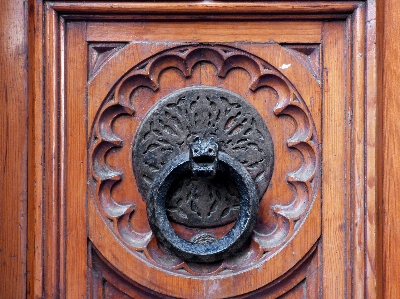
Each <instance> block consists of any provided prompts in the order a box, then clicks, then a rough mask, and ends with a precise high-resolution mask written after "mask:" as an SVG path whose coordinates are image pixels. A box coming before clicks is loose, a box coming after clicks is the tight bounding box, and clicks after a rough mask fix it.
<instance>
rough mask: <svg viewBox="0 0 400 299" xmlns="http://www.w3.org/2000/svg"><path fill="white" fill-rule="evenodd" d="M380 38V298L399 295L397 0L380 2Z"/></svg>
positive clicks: (399, 212) (399, 53) (378, 170)
mask: <svg viewBox="0 0 400 299" xmlns="http://www.w3.org/2000/svg"><path fill="white" fill-rule="evenodd" d="M377 4H378V6H377V26H378V31H377V41H378V55H377V64H378V101H377V104H378V114H377V119H378V125H379V127H378V130H377V132H378V135H377V144H378V151H377V159H376V163H377V164H376V165H377V166H376V167H377V172H378V179H377V191H378V192H377V195H378V207H379V210H378V212H379V220H378V229H377V236H378V240H377V244H378V247H377V248H378V252H377V254H378V259H377V273H378V278H379V281H378V289H379V294H380V295H381V298H398V297H399V296H400V283H399V277H400V267H399V264H400V247H399V246H398V244H400V233H399V229H398V225H399V215H400V204H399V201H398V199H397V196H398V193H399V187H398V183H397V182H398V181H399V179H400V160H399V158H398V157H399V154H400V150H399V146H400V144H399V140H400V138H399V132H400V131H399V130H400V122H399V120H398V111H399V110H400V101H399V97H398V92H399V87H398V86H399V85H398V78H399V76H400V75H399V73H400V72H399V67H398V65H399V55H400V45H399V43H398V42H397V41H396V40H398V38H399V32H398V30H397V28H399V26H400V18H399V13H400V9H399V6H398V2H397V1H395V0H389V1H378V2H377Z"/></svg>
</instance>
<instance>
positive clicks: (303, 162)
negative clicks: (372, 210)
mask: <svg viewBox="0 0 400 299" xmlns="http://www.w3.org/2000/svg"><path fill="white" fill-rule="evenodd" d="M57 5H59V6H57ZM345 6H346V5H344V4H343V7H345ZM77 7H79V5H77ZM89 7H91V6H90V5H89V6H88V9H89ZM93 7H95V5H94V6H93ZM132 7H133V8H134V7H135V5H134V4H132ZM160 7H162V6H160ZM133 8H132V11H130V13H129V14H126V15H122V16H120V19H118V15H115V14H114V13H115V10H113V9H114V8H112V9H111V10H110V11H107V12H105V11H103V10H102V9H103V8H102V6H101V5H100V6H99V7H98V8H97V9H99V10H98V11H99V12H98V14H97V15H96V14H93V15H89V16H88V15H85V13H87V11H86V12H85V13H84V14H82V15H80V13H79V9H81V11H80V12H81V13H82V12H84V11H85V6H83V8H82V7H81V8H79V9H78V8H75V9H76V11H74V13H71V11H70V10H71V9H72V11H73V10H74V8H71V7H66V6H63V4H54V6H52V7H49V10H48V11H47V18H46V22H47V23H46V24H47V27H46V28H45V30H46V31H45V32H46V34H47V35H49V36H51V38H50V39H49V40H48V41H47V43H46V44H45V49H46V61H47V62H48V64H47V71H46V81H45V85H44V86H45V99H46V102H45V103H46V106H45V109H47V110H46V111H48V113H47V114H45V115H44V119H45V123H44V124H45V132H47V133H48V135H46V143H45V152H46V153H45V156H46V159H45V161H46V163H47V165H48V166H51V167H47V168H46V170H45V171H46V172H45V173H46V175H45V186H46V188H47V189H46V197H45V201H44V203H45V206H46V209H45V211H46V218H45V225H44V231H45V233H46V236H48V237H46V238H45V244H46V245H45V247H44V250H45V254H46V255H48V256H50V259H49V260H45V269H46V270H45V273H46V275H45V280H46V279H47V280H48V281H51V282H52V284H54V285H57V284H58V283H59V284H60V287H59V289H58V292H59V294H60V295H62V294H65V296H66V297H67V298H80V297H90V298H277V297H279V296H281V297H282V298H320V297H321V296H322V297H327V298H330V297H332V294H335V295H334V297H335V298H342V297H343V298H345V297H349V296H351V294H353V291H354V289H356V288H353V285H354V284H355V283H356V282H362V281H363V279H364V278H359V277H354V276H353V273H352V272H351V271H348V269H350V267H351V265H352V264H353V263H354V258H353V255H352V254H353V252H352V250H353V248H354V246H355V244H354V241H355V240H357V239H355V236H354V235H353V233H352V232H353V231H355V232H356V233H357V232H360V231H361V233H362V234H363V233H364V227H363V225H361V226H362V227H361V228H359V227H358V221H359V218H355V216H354V211H355V210H356V208H357V206H356V205H357V204H359V205H362V201H355V200H354V196H355V194H358V193H357V192H359V189H357V186H358V185H357V184H358V183H361V182H363V180H364V177H363V176H362V175H360V174H359V171H360V169H361V170H363V167H362V165H363V163H364V162H365V161H364V157H365V156H364V155H363V151H364V150H365V149H364V147H363V146H362V145H360V144H359V139H355V138H359V136H358V135H357V134H356V133H357V132H363V130H364V121H365V120H364V117H363V112H362V110H360V109H359V108H357V107H359V106H357V105H358V103H359V101H361V102H360V103H362V101H363V97H362V93H360V92H359V89H358V88H363V84H364V82H363V81H357V80H359V78H361V77H363V75H362V74H363V73H364V70H363V68H362V67H358V68H357V67H355V65H354V57H355V56H356V54H357V52H356V51H355V50H353V47H352V46H351V43H350V42H349V40H348V37H349V36H350V33H352V34H353V33H354V32H353V31H352V27H351V26H349V24H350V22H351V21H352V19H351V17H350V16H349V17H348V19H343V18H344V17H345V16H346V12H342V13H343V14H342V15H341V18H339V19H338V20H336V21H329V22H324V21H323V20H309V21H301V20H293V19H291V20H290V21H289V20H288V21H282V20H277V21H274V20H273V19H271V20H266V19H265V18H254V19H252V20H251V21H248V20H246V19H248V18H249V15H247V14H243V12H241V13H240V14H239V13H238V14H237V15H233V16H231V17H230V18H228V17H227V16H226V15H224V16H223V17H222V18H221V19H220V20H217V19H216V16H215V15H213V14H212V10H211V11H210V14H208V13H204V12H201V10H199V12H201V13H202V14H203V16H204V19H199V17H198V16H196V17H193V18H192V17H191V15H190V14H185V13H183V14H180V15H179V14H171V15H170V18H163V17H161V16H160V15H158V14H157V13H156V14H155V15H147V14H142V13H140V12H138V13H137V15H135V12H134V9H133ZM338 8H339V6H338ZM356 8H357V7H354V8H353V9H356ZM82 9H83V10H82ZM93 9H94V12H95V11H96V10H95V9H96V7H95V8H93ZM159 9H160V8H159ZM260 9H261V8H260ZM326 9H328V7H327V8H326ZM343 9H344V8H343ZM347 9H349V8H347ZM357 9H360V10H363V7H360V8H357ZM120 12H122V10H121V11H120ZM193 12H196V8H193ZM360 14H361V13H360ZM356 15H358V14H356ZM60 16H62V17H61V18H60V19H59V17H60ZM83 16H85V17H83ZM128 16H131V18H129V17H128ZM135 16H136V19H135ZM108 17H110V18H109V19H108V20H107V21H103V20H102V19H105V18H108ZM235 18H236V19H235ZM329 18H335V16H334V15H329ZM353 21H354V24H356V21H357V20H353ZM354 26H356V25H354ZM354 36H355V37H354V40H355V42H356V43H355V45H356V46H357V45H362V44H363V43H364V39H363V38H361V37H360V36H358V35H356V33H354ZM58 54H60V55H58ZM58 75H59V76H58ZM57 76H58V77H57ZM58 78H59V81H58V80H57V79H58ZM354 82H358V83H357V84H358V85H355V83H354ZM355 107H356V108H357V109H356V108H355ZM355 124H356V125H355ZM363 142H364V141H361V144H363ZM204 144H206V145H207V146H210V144H211V145H212V146H215V148H214V147H213V149H215V150H216V151H217V153H216V154H215V153H213V154H212V155H211V154H209V153H208V154H207V153H201V154H200V156H199V157H200V158H196V157H198V156H196V155H195V153H196V152H195V149H197V148H200V149H201V150H202V148H203V147H204ZM210 149H211V148H210V147H208V150H210ZM224 157H228V158H224ZM178 158H179V159H181V160H179V159H178ZM182 159H183V160H182ZM179 161H183V162H179ZM179 163H181V164H179ZM178 169H179V171H178ZM195 169H196V170H195ZM210 169H211V170H210ZM195 171H199V172H197V173H196V172H195ZM210 171H211V172H210ZM213 171H214V172H213ZM49 180H50V181H49ZM49 182H53V183H52V184H50V183H49ZM163 192H164V193H163ZM160 194H163V195H160ZM248 211H250V212H248ZM153 215H156V216H153ZM54 219H57V221H56V223H55V224H54ZM52 221H53V222H52ZM163 221H164V222H163ZM51 222H52V223H53V224H52V225H51ZM241 223H245V224H243V228H242V226H241V225H242V224H241ZM55 228H57V230H54V229H55ZM47 232H52V234H47ZM171 236H172V237H171ZM233 236H235V238H237V239H240V242H239V241H237V240H236V239H235V241H232V245H231V246H230V247H226V248H225V247H224V246H225V243H227V242H228V241H226V242H225V240H231V239H232V240H233ZM357 236H358V235H357ZM224 242H225V243H224ZM229 242H230V241H229ZM178 243H179V244H180V243H182V244H184V245H182V246H181V247H179V246H180V245H179V244H178ZM185 244H186V245H185ZM217 246H222V247H224V249H223V250H224V252H223V253H220V254H219V255H218V254H211V252H212V251H213V250H214V249H215V248H216V247H217ZM53 248H56V250H55V251H53V250H52V249H53ZM195 248H197V249H196V250H197V251H196V250H195ZM195 251H196V252H195ZM204 256H207V257H204ZM359 262H360V263H361V262H362V263H364V260H363V261H361V260H359ZM51 269H53V270H52V271H54V275H53V274H51ZM355 273H357V272H355Z"/></svg>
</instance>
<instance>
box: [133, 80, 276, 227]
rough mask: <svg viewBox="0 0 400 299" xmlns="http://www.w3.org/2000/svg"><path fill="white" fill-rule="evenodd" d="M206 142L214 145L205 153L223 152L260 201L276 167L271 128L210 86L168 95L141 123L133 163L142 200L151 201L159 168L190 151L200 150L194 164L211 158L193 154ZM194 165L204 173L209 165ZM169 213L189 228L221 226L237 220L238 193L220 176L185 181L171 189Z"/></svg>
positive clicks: (246, 107) (234, 96) (249, 108)
mask: <svg viewBox="0 0 400 299" xmlns="http://www.w3.org/2000/svg"><path fill="white" fill-rule="evenodd" d="M205 140H208V141H207V142H212V143H213V145H211V144H210V146H208V147H207V146H206V147H205V148H208V149H211V148H212V151H213V152H214V154H216V153H217V150H221V151H224V152H225V153H227V154H228V155H230V156H231V157H233V158H235V159H236V160H238V161H239V162H240V163H241V164H242V165H243V166H244V167H245V168H246V170H247V171H248V173H249V174H250V176H251V178H252V179H253V180H254V183H255V185H256V188H257V193H258V197H259V198H261V197H262V195H263V194H264V193H265V190H266V189H267V186H268V184H269V180H270V179H271V175H272V170H273V163H274V153H273V151H274V149H273V142H272V139H271V136H270V133H269V131H268V128H267V126H266V125H265V123H264V121H263V120H262V118H261V116H260V115H259V114H258V112H257V111H256V109H255V108H254V107H253V106H252V105H251V104H249V103H248V102H247V101H246V100H245V99H243V98H242V97H240V96H239V95H237V94H234V93H232V92H230V91H228V90H225V89H222V88H216V87H209V86H196V87H189V88H185V89H182V90H179V91H177V92H175V93H172V94H169V95H168V96H166V97H165V98H163V99H162V100H160V101H159V102H157V104H156V105H154V107H153V108H152V109H151V110H150V111H149V112H148V113H147V115H146V116H145V118H144V119H143V121H142V122H141V125H140V127H139V128H138V131H137V133H136V137H135V143H134V147H133V163H134V170H135V178H136V181H137V184H138V187H139V191H140V193H141V194H142V196H143V198H144V199H145V200H147V199H148V197H149V194H148V192H149V191H150V189H151V184H152V182H153V180H154V178H155V177H156V175H157V173H158V172H159V171H160V169H162V168H163V167H164V165H165V164H166V163H167V162H169V161H170V160H171V159H173V158H174V157H176V156H178V155H179V154H181V153H183V152H189V148H190V147H191V146H192V147H196V149H194V151H192V152H193V153H194V156H193V160H192V161H193V162H194V163H196V161H201V160H202V159H203V160H205V161H206V160H207V159H210V158H212V157H211V156H212V155H210V154H209V153H203V154H202V155H199V156H198V157H195V155H196V153H195V151H196V150H199V151H200V150H201V149H200V147H199V145H200V143H199V142H200V141H203V142H204V141H205ZM211 140H212V141H211ZM216 147H218V149H217V148H216ZM196 165H197V166H196V167H197V169H198V170H199V171H200V168H201V165H207V163H201V162H199V163H198V164H197V163H196ZM210 165H212V163H211V164H210ZM203 171H204V170H203ZM199 176H201V174H200V173H199ZM166 209H167V213H168V217H170V219H172V220H173V221H176V222H178V223H181V224H184V225H186V226H191V227H208V226H219V225H223V224H226V223H230V222H233V221H234V220H235V219H236V218H237V216H238V213H239V193H238V190H237V189H236V187H235V186H234V185H233V184H232V181H231V180H229V179H227V177H226V176H221V175H220V174H218V173H216V174H215V177H213V178H212V179H210V178H209V179H207V178H206V179H199V178H198V177H196V176H193V177H192V178H187V177H185V178H182V179H181V180H179V181H178V182H175V184H173V186H172V188H171V192H170V193H169V194H168V198H167V202H166Z"/></svg>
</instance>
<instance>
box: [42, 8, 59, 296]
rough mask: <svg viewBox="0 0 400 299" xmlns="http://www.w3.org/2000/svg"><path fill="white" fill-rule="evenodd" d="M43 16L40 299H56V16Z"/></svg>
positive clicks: (51, 12)
mask: <svg viewBox="0 0 400 299" xmlns="http://www.w3.org/2000/svg"><path fill="white" fill-rule="evenodd" d="M44 9H45V10H46V16H45V26H44V30H45V34H46V37H47V38H45V53H44V55H45V65H44V71H45V86H44V111H45V118H44V138H43V142H44V164H45V168H44V172H43V175H44V185H43V192H44V198H43V221H44V237H43V239H44V245H43V246H44V247H43V254H44V258H43V265H44V269H45V270H44V273H43V287H44V298H59V296H60V294H59V288H58V285H59V263H58V262H59V256H60V250H59V237H60V235H59V226H58V219H59V215H60V214H59V211H60V205H59V169H58V163H59V147H58V144H57V143H58V139H59V121H58V111H59V101H58V100H59V84H58V74H59V73H58V69H59V56H58V16H57V13H56V12H55V11H54V10H52V9H51V8H50V7H49V6H48V5H47V6H46V7H45V8H44Z"/></svg>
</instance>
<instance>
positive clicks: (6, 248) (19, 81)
mask: <svg viewBox="0 0 400 299" xmlns="http://www.w3.org/2000/svg"><path fill="white" fill-rule="evenodd" d="M1 6H2V7H1V10H0V28H1V29H0V44H1V51H0V78H1V79H0V80H1V83H0V99H1V104H2V108H1V109H0V157H1V158H0V169H1V174H0V221H1V224H0V273H1V276H0V294H1V295H0V296H1V297H3V298H10V299H14V298H15V299H17V298H23V297H24V296H25V294H26V240H27V235H26V229H27V201H26V197H27V167H28V164H27V150H28V143H27V141H28V139H27V129H28V126H27V125H28V101H27V96H28V84H27V82H28V81H27V78H28V77H27V76H28V72H27V58H28V56H27V46H28V40H27V11H26V8H25V5H24V1H13V2H9V1H3V2H2V5H1Z"/></svg>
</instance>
